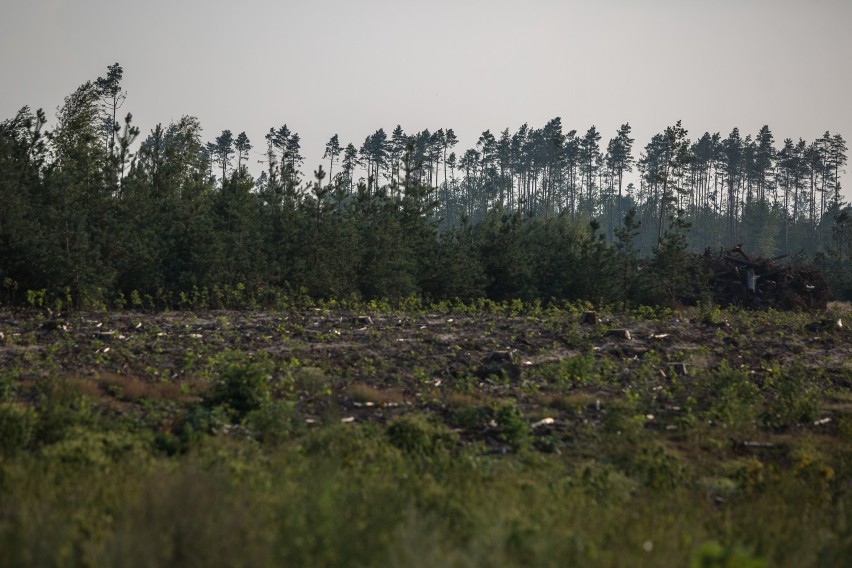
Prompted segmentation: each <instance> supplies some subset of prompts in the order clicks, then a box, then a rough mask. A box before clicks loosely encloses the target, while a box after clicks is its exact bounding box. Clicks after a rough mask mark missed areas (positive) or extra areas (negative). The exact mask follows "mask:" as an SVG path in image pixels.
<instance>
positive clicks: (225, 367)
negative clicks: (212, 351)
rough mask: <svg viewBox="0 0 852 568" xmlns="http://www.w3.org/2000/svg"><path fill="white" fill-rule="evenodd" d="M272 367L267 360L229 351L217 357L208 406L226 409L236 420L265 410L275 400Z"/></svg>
mask: <svg viewBox="0 0 852 568" xmlns="http://www.w3.org/2000/svg"><path fill="white" fill-rule="evenodd" d="M271 372H272V363H271V361H270V360H269V359H268V357H266V356H261V355H258V356H257V357H250V356H247V355H245V354H243V353H242V352H239V351H226V352H224V353H222V354H221V355H219V356H218V357H217V365H216V367H215V369H214V374H215V376H214V378H213V384H212V385H211V388H210V390H209V392H208V393H207V395H206V396H205V402H206V404H207V405H208V406H209V407H217V406H222V407H224V408H226V409H227V410H228V411H229V412H231V413H233V415H234V417H235V419H237V420H242V419H243V418H245V417H246V415H247V414H248V413H249V412H251V411H253V410H257V409H259V408H261V407H262V406H263V405H264V404H266V403H267V402H269V400H270V399H271V386H270V380H271V378H272V376H271Z"/></svg>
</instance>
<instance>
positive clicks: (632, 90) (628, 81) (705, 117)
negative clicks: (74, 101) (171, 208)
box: [0, 0, 852, 200]
mask: <svg viewBox="0 0 852 568" xmlns="http://www.w3.org/2000/svg"><path fill="white" fill-rule="evenodd" d="M850 24H852V1H850V0H808V1H805V0H801V1H791V0H715V1H713V2H708V1H706V0H594V1H592V0H582V1H580V0H523V1H521V0H519V1H508V0H430V1H429V2H423V1H410V0H345V1H342V0H297V1H293V0H241V1H238V2H237V1H227V2H226V1H223V0H169V1H165V0H147V1H144V2H143V1H138V0H137V1H135V2H128V1H126V0H3V1H2V4H0V77H2V78H3V81H2V87H0V120H4V119H6V118H11V117H12V116H14V114H15V112H16V111H17V110H18V109H19V108H21V107H22V106H24V105H29V106H30V107H32V108H33V109H36V108H44V109H45V110H46V111H47V113H48V116H49V117H53V116H55V113H56V108H57V107H58V106H59V105H61V104H62V100H63V98H64V97H65V96H67V95H68V94H70V93H71V92H73V91H74V90H75V89H76V88H77V87H78V86H79V85H80V84H82V83H84V82H85V81H86V80H94V79H96V78H97V77H98V76H104V75H106V69H107V66H108V65H110V64H112V63H115V62H118V63H120V64H121V66H122V67H123V69H124V80H123V86H124V88H125V90H126V91H127V100H126V102H125V104H124V107H123V108H122V109H121V112H122V114H123V113H126V112H131V113H132V114H133V117H134V123H135V124H136V125H137V126H139V127H140V128H141V129H142V132H143V137H144V136H145V135H147V133H148V132H149V131H150V130H151V129H153V128H154V127H155V126H156V124H157V123H162V124H163V125H164V126H165V125H167V124H168V123H169V122H171V121H175V120H177V119H179V118H180V117H181V116H183V115H193V116H196V117H198V118H199V120H200V122H201V125H202V127H203V128H204V135H205V138H206V141H212V140H213V139H214V138H215V137H216V136H217V135H218V134H220V133H221V132H222V130H224V129H229V130H231V131H232V132H233V133H234V134H235V135H236V134H237V133H239V132H241V131H245V132H246V134H247V135H248V136H249V138H250V139H251V141H252V143H253V144H254V146H255V148H254V152H255V153H256V156H254V158H255V159H258V160H259V159H261V158H262V153H263V151H264V149H265V140H264V138H263V136H264V135H265V133H266V132H268V131H269V129H270V128H272V127H275V128H277V127H279V126H281V125H283V124H287V126H288V127H289V128H290V130H291V131H294V132H298V133H299V135H300V136H301V140H302V151H303V154H304V155H305V156H306V161H305V164H304V167H303V170H304V172H305V173H306V175H307V176H309V177H310V174H311V172H312V171H313V170H314V169H316V167H317V166H318V165H319V163H320V162H321V159H322V154H323V150H324V147H325V144H326V142H327V141H328V140H329V138H331V136H333V135H334V134H338V135H339V137H340V141H341V144H342V145H344V146H345V145H346V144H347V143H349V142H352V143H354V144H355V146H356V147H360V145H361V143H363V141H364V139H365V138H366V137H367V136H368V135H370V134H372V133H373V132H375V131H376V130H377V129H378V128H380V127H381V128H384V129H385V131H387V132H390V131H391V130H393V128H394V127H395V126H396V125H397V124H399V125H401V126H402V128H403V129H404V130H405V132H406V133H409V134H413V133H415V132H417V131H420V130H423V129H426V128H428V129H429V130H430V131H435V130H437V129H438V128H444V129H447V128H452V129H453V130H454V131H455V133H456V135H457V136H458V137H459V140H460V143H459V146H457V147H456V151H457V153H459V154H461V153H462V152H463V151H464V150H465V149H467V148H470V147H473V146H474V145H475V143H476V141H477V139H478V138H479V135H480V134H481V133H482V132H483V131H485V130H491V132H492V133H495V134H497V133H499V132H500V131H502V130H503V129H505V128H507V127H508V128H509V129H510V131H511V132H514V131H516V130H517V128H518V127H519V126H521V125H522V124H524V123H528V124H529V125H530V126H531V127H536V128H540V127H542V126H544V124H545V123H546V122H547V121H548V120H550V119H551V118H554V117H557V116H558V117H561V119H562V124H563V129H564V130H565V131H568V130H573V129H576V130H577V131H578V132H579V133H584V132H585V131H586V130H588V128H589V127H590V126H592V125H595V126H596V127H597V129H598V131H599V132H601V133H602V141H601V144H602V146H603V147H605V145H606V143H607V141H608V140H609V138H612V137H614V136H615V133H616V130H617V129H618V127H619V125H621V124H623V123H625V122H627V123H630V125H631V126H632V128H633V135H634V137H635V139H636V142H635V146H634V154H635V155H636V156H638V155H639V153H640V151H641V149H642V148H643V147H644V146H645V145H646V144H647V143H648V142H649V141H650V139H651V136H653V135H654V134H656V133H658V132H662V131H663V130H664V129H665V128H666V127H667V126H671V125H673V124H675V122H676V121H678V120H682V122H683V126H684V127H685V128H686V129H687V130H688V131H689V136H690V138H692V139H693V140H695V139H697V138H698V137H700V136H701V135H702V134H703V133H704V132H710V133H714V132H719V133H721V134H722V135H723V136H727V135H728V133H730V131H731V130H732V129H733V128H734V127H738V128H739V129H740V132H741V134H742V135H743V136H745V135H747V134H752V135H755V134H757V132H758V131H759V129H760V128H761V127H762V126H763V125H769V127H770V129H771V130H772V132H773V134H774V136H775V145H776V147H777V148H780V146H781V145H782V142H783V140H784V139H785V138H792V139H793V140H797V139H798V138H800V137H801V138H804V139H805V140H806V141H808V142H810V141H812V140H814V139H816V138H819V137H820V136H822V134H823V133H824V132H825V131H827V130H828V131H830V132H831V133H832V134H838V133H839V134H841V135H842V136H843V137H844V138H845V139H846V140H847V142H849V140H850V137H852V108H850V104H851V103H852V73H850V72H849V63H848V62H849V61H850V60H852V33H850V32H849V26H850ZM325 168H326V170H327V169H328V165H327V163H326V164H325ZM252 169H253V170H254V172H255V173H259V171H261V169H262V166H261V165H257V164H255V165H254V166H253V168H252ZM847 169H848V168H847ZM842 183H843V185H844V193H845V195H846V196H847V200H848V199H850V196H852V175H849V174H847V175H844V176H843V178H842Z"/></svg>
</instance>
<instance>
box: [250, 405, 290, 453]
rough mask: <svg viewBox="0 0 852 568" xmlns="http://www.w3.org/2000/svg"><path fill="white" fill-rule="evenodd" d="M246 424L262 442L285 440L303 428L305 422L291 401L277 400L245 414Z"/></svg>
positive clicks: (273, 442)
mask: <svg viewBox="0 0 852 568" xmlns="http://www.w3.org/2000/svg"><path fill="white" fill-rule="evenodd" d="M245 422H246V426H248V428H249V430H250V431H251V433H252V435H253V436H254V437H255V438H256V439H257V440H258V441H260V442H263V443H264V444H270V445H276V444H280V443H282V442H285V441H287V440H289V439H290V438H292V437H293V436H295V435H297V434H299V433H300V432H302V431H303V430H304V427H305V422H304V420H303V419H302V415H301V414H300V413H299V410H298V408H296V405H295V404H294V403H293V402H291V401H286V400H277V401H273V402H270V403H268V404H264V405H263V406H261V407H260V408H258V409H257V410H253V411H252V412H250V413H249V414H248V415H247V416H246V420H245Z"/></svg>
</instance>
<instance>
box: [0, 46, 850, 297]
mask: <svg viewBox="0 0 852 568" xmlns="http://www.w3.org/2000/svg"><path fill="white" fill-rule="evenodd" d="M122 78H123V69H122V67H121V66H120V65H119V64H118V63H116V64H114V65H111V66H109V67H108V68H107V73H106V74H105V76H104V77H99V78H97V79H96V80H94V81H87V82H85V83H84V84H83V85H81V86H80V87H79V88H77V89H76V90H75V91H74V92H73V93H72V94H70V95H69V96H67V97H66V98H65V101H64V103H63V105H62V106H61V107H60V108H59V109H58V111H57V115H56V120H55V124H54V125H53V126H52V128H51V129H47V128H46V126H47V117H46V115H45V113H44V112H43V111H41V110H38V111H36V112H32V110H31V109H30V108H29V107H24V108H22V109H21V110H20V111H19V112H18V113H17V114H16V115H15V116H14V117H13V118H10V119H7V120H5V121H3V122H2V123H0V202H2V204H3V205H2V210H1V211H0V246H2V250H3V255H2V259H0V285H2V290H1V291H0V292H2V300H3V301H4V302H5V303H8V304H25V303H30V304H33V303H39V304H41V303H49V304H51V305H56V306H61V305H65V306H72V305H73V306H80V307H86V306H125V305H129V306H134V307H167V306H176V305H193V306H209V307H217V306H225V305H232V304H238V303H240V302H244V301H248V299H251V301H253V302H263V301H268V302H272V301H274V299H275V298H276V297H278V296H280V294H297V293H298V294H306V295H310V296H313V297H326V298H340V297H356V298H362V299H364V298H395V297H396V298H398V297H406V296H411V295H416V296H421V297H425V298H428V299H433V300H438V299H451V298H460V299H472V298H478V297H489V298H493V299H511V298H522V299H536V298H538V299H542V300H550V299H556V300H561V299H568V300H574V299H580V298H582V299H588V300H593V301H603V302H629V303H658V302H666V301H673V300H674V299H675V298H676V297H677V298H680V299H683V298H689V297H693V298H697V297H698V295H699V294H700V293H701V290H700V289H701V278H700V275H697V274H696V273H695V271H694V270H690V263H692V264H694V262H692V261H691V253H690V252H689V251H690V250H703V249H704V248H705V247H710V248H711V249H716V248H718V247H725V246H732V245H733V244H734V243H738V242H743V243H745V248H746V250H749V251H751V252H754V253H757V254H761V255H766V256H769V255H776V254H782V253H790V254H794V255H795V256H796V258H797V260H800V261H801V260H804V259H806V258H807V259H809V260H812V261H814V262H817V263H818V264H820V265H821V266H822V267H824V268H825V269H826V271H827V273H828V274H829V276H830V277H831V278H832V280H833V284H834V291H835V294H836V295H837V296H838V297H844V296H845V297H848V296H850V293H852V284H850V282H852V274H851V273H852V269H850V266H849V265H850V263H849V253H850V243H852V240H850V232H852V225H850V218H852V209H850V207H849V205H847V204H846V203H844V200H843V196H842V192H841V184H840V177H841V174H842V173H843V171H844V167H845V165H846V163H847V156H846V151H847V148H846V144H845V141H844V139H843V138H842V137H841V136H840V135H839V134H831V133H829V132H826V133H825V135H824V136H822V137H821V138H820V139H818V140H815V141H813V142H810V143H808V142H805V141H804V140H802V139H799V140H798V141H795V142H794V141H793V140H790V139H787V140H785V141H784V142H783V144H782V145H781V147H780V148H776V145H775V141H774V139H773V136H772V133H771V131H770V130H769V128H768V127H763V128H762V129H761V130H760V131H759V132H758V133H757V134H756V135H755V136H754V137H752V136H751V135H746V136H742V135H741V134H740V132H739V130H738V129H734V130H733V131H732V132H731V133H730V134H729V135H728V136H727V137H724V138H723V137H722V136H720V135H719V134H718V133H717V134H709V133H706V134H704V135H702V136H701V137H700V138H698V139H697V140H695V141H692V140H690V139H689V137H688V133H687V131H686V130H685V128H684V127H683V126H682V125H681V123H680V122H678V123H677V124H675V125H673V126H670V127H668V128H666V129H665V130H664V131H663V132H662V133H660V134H657V135H655V136H653V137H652V139H651V140H650V141H649V142H648V144H647V145H646V146H645V147H644V149H643V150H641V151H639V153H638V155H636V149H635V148H634V142H635V141H634V139H633V138H632V137H631V128H630V125H629V124H624V125H622V126H621V127H620V128H619V129H618V131H617V132H616V133H614V135H613V137H612V138H611V139H609V141H608V142H607V144H606V145H602V144H601V141H602V134H601V133H599V132H598V131H597V129H596V128H595V127H594V126H592V127H591V128H589V129H588V130H587V131H586V132H585V134H578V132H577V131H576V130H569V131H567V132H566V131H564V130H563V126H562V123H561V120H560V119H559V118H554V119H553V120H551V121H549V122H548V123H547V124H545V125H544V126H543V127H542V128H532V127H529V126H528V125H526V124H525V125H522V126H521V127H520V128H519V129H517V131H515V132H514V133H513V132H510V131H509V129H505V130H503V131H502V132H500V133H499V134H498V135H494V134H492V133H491V132H490V131H486V132H484V133H482V135H481V136H480V137H479V140H478V142H477V144H476V146H475V147H474V148H470V149H468V150H464V151H459V153H458V154H457V151H456V146H457V144H458V138H457V137H456V135H455V132H454V131H453V130H452V129H449V128H448V129H444V128H440V129H438V130H435V131H434V132H430V131H429V130H424V131H421V132H417V133H415V134H406V133H405V132H404V131H403V129H402V128H401V127H399V126H397V127H396V128H395V129H394V130H393V131H392V132H391V133H390V135H388V134H387V133H386V132H385V131H384V129H381V128H380V129H378V130H377V131H376V132H375V133H373V134H371V135H370V136H367V137H366V139H365V140H364V142H363V143H362V144H361V145H360V146H355V145H354V144H352V143H349V144H346V145H343V144H342V143H341V141H340V139H339V137H338V136H337V135H334V136H332V137H331V139H330V140H329V141H328V143H327V144H326V146H325V153H324V157H323V163H322V164H321V165H319V167H318V168H317V169H316V170H313V172H312V175H308V176H305V174H304V173H303V167H304V161H305V159H304V157H303V156H302V154H301V141H300V137H299V134H298V133H296V132H293V131H291V130H290V129H289V128H288V127H287V125H281V126H277V127H271V128H270V129H269V131H268V133H267V134H266V136H265V140H264V142H265V144H263V146H264V147H265V150H264V153H263V155H264V162H265V168H264V171H263V172H262V173H261V174H260V175H259V176H257V177H254V176H252V175H251V173H250V172H249V170H248V162H249V158H250V156H251V155H252V154H251V153H252V150H253V149H254V146H253V144H252V142H251V141H250V140H249V138H248V137H247V136H246V134H245V133H244V132H240V133H239V134H236V135H235V134H234V133H233V132H232V131H230V130H225V131H223V132H222V133H221V134H220V135H218V136H215V137H214V139H213V140H212V141H205V139H204V136H203V134H202V129H201V125H200V124H199V121H198V120H197V119H196V118H194V117H191V116H185V117H182V118H181V119H179V120H177V121H175V122H173V123H171V124H169V125H167V126H163V125H157V126H155V127H154V128H153V129H152V130H151V131H150V132H149V134H148V135H147V136H146V137H145V138H144V139H140V129H139V128H138V127H137V126H135V125H134V124H133V117H132V115H131V114H130V113H127V114H126V115H125V116H124V117H123V119H122V118H121V117H120V115H119V111H120V110H121V109H122V106H123V104H124V102H125V100H126V98H127V94H126V92H125V91H124V89H123V88H122V85H121V81H122ZM326 166H327V169H326ZM633 172H635V173H636V174H637V175H638V178H637V177H636V176H628V174H631V173H633ZM631 177H633V178H634V179H638V185H636V184H635V183H633V182H632V181H631V182H626V181H625V180H626V179H630V178H631Z"/></svg>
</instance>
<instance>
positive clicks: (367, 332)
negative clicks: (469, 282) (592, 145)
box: [0, 302, 852, 566]
mask: <svg viewBox="0 0 852 568" xmlns="http://www.w3.org/2000/svg"><path fill="white" fill-rule="evenodd" d="M589 311H590V310H589V306H570V305H567V306H563V307H560V308H555V307H553V308H545V307H542V306H541V305H539V304H526V305H525V304H522V303H519V302H514V303H507V304H493V303H490V302H480V303H478V304H475V305H461V304H459V305H448V304H443V305H438V306H429V307H424V306H421V305H419V304H418V303H416V302H411V303H409V304H408V305H404V306H400V307H391V306H387V305H378V304H370V305H362V306H357V307H354V306H348V307H341V306H339V305H336V304H324V305H302V306H299V307H294V308H293V309H289V310H280V311H241V312H208V311H205V312H182V311H177V312H166V313H136V312H106V313H104V312H87V313H73V314H66V315H53V314H49V313H45V312H2V313H0V369H2V370H0V401H2V402H0V450H2V467H0V563H2V564H3V565H7V566H13V565H29V566H52V565H80V566H86V565H94V566H121V565H127V566H161V565H177V566H180V565H187V566H191V565H206V566H215V565H228V566H234V565H290V564H295V565H312V566H322V565H327V566H331V565H382V566H385V565H405V566H411V565H415V566H416V565H429V566H433V565H438V564H443V565H451V566H452V565H458V566H469V565H483V566H485V565H488V566H501V565H506V566H515V565H554V566H565V565H599V566H625V565H638V566H641V565H655V566H659V565H672V566H673V565H690V563H693V564H694V565H697V566H761V565H767V566H808V565H827V566H831V565H843V562H844V561H845V560H846V559H848V558H849V556H850V554H852V532H850V521H852V518H850V511H852V507H850V505H852V499H850V490H852V486H850V481H852V341H850V339H852V336H850V333H849V327H848V325H849V324H852V313H850V310H849V307H848V306H844V305H832V306H830V307H829V309H828V310H827V311H821V312H819V313H805V312H776V311H765V312H747V311H737V310H720V309H718V308H716V307H713V306H705V307H701V308H694V309H689V310H682V311H677V312H676V311H671V310H653V309H641V310H633V311H625V312H612V311H609V310H598V311H596V312H595V313H594V314H590V313H589Z"/></svg>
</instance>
